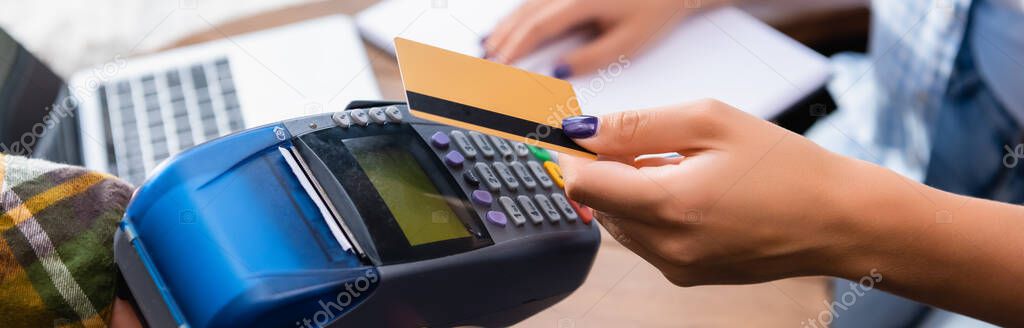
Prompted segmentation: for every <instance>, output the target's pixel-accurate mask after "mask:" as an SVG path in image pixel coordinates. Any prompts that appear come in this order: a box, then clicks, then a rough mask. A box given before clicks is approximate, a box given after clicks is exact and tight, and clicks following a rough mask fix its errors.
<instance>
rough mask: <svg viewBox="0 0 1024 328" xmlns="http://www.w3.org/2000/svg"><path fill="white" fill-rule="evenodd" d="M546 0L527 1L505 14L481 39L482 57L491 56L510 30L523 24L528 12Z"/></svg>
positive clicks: (543, 3) (545, 2)
mask: <svg viewBox="0 0 1024 328" xmlns="http://www.w3.org/2000/svg"><path fill="white" fill-rule="evenodd" d="M548 1H549V0H531V1H527V2H526V3H523V4H522V5H520V6H519V7H518V8H516V9H515V10H513V11H512V13H511V14H509V15H508V16H505V18H504V19H502V20H501V22H499V23H498V24H497V25H495V27H494V29H492V30H491V34H490V35H488V36H487V37H486V38H485V39H484V40H483V46H484V51H485V53H484V57H485V58H489V57H492V56H493V55H494V53H495V49H497V48H498V46H499V45H501V44H503V43H504V42H505V41H506V40H507V39H508V36H509V35H510V34H511V33H512V31H514V30H515V29H516V28H517V27H518V26H520V25H522V24H523V21H524V20H525V18H526V17H527V16H528V14H529V13H531V12H533V11H535V10H536V9H537V8H538V7H539V6H541V5H545V4H547V2H548Z"/></svg>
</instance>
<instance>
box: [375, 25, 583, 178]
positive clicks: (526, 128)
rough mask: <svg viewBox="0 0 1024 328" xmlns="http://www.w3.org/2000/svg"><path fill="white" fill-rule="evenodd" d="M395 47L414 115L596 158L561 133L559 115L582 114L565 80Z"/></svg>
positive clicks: (431, 50)
mask: <svg viewBox="0 0 1024 328" xmlns="http://www.w3.org/2000/svg"><path fill="white" fill-rule="evenodd" d="M395 50H396V53H397V54H398V67H399V69H400V70H401V72H402V82H403V83H404V84H405V95H406V100H407V101H408V102H409V111H410V112H412V114H413V115H414V116H416V117H419V118H422V119H425V120H430V121H434V122H438V123H442V124H447V125H451V126H454V127H458V128H462V129H466V130H471V131H478V132H481V133H485V134H490V135H495V136H499V137H502V138H505V139H509V140H513V141H519V142H523V143H526V144H528V145H534V146H538V147H541V148H547V149H550V150H554V151H557V152H561V153H564V154H569V155H573V156H578V157H583V158H596V156H595V155H594V154H593V153H591V152H590V151H588V150H586V149H584V148H583V147H580V146H579V145H577V144H576V143H575V142H573V141H572V139H570V138H569V137H567V136H566V135H565V134H564V133H562V128H561V126H562V119H563V118H566V117H570V116H576V115H580V106H579V102H578V100H577V99H576V94H575V92H573V89H572V85H570V84H569V83H568V82H565V81H562V80H559V79H556V78H552V77H547V76H543V75H539V74H534V73H530V72H527V71H524V70H520V69H518V68H515V67H510V66H505V65H502V64H498V63H495V62H491V61H488V60H484V59H480V58H476V57H471V56H466V55H463V54H460V53H456V52H452V51H448V50H444V49H441V48H437V47H433V46H429V45H426V44H422V43H419V42H415V41H411V40H407V39H403V38H395Z"/></svg>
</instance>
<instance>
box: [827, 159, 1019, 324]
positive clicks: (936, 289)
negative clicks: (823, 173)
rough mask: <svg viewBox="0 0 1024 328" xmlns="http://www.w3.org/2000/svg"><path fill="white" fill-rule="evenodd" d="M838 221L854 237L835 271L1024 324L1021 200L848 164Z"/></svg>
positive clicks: (998, 320) (907, 294)
mask: <svg viewBox="0 0 1024 328" xmlns="http://www.w3.org/2000/svg"><path fill="white" fill-rule="evenodd" d="M851 165H853V166H855V167H857V168H856V169H852V170H850V171H851V172H856V173H854V174H855V175H856V176H853V177H849V178H848V179H847V185H846V188H844V189H846V190H847V191H848V192H846V194H847V196H848V197H843V199H844V203H845V204H844V205H843V206H841V207H842V208H843V209H844V211H845V215H844V220H845V222H846V223H847V224H848V225H847V226H849V227H852V230H853V231H851V233H852V234H854V235H855V236H857V237H856V238H854V239H852V240H856V241H857V242H855V243H853V244H854V245H851V246H853V247H849V248H847V249H845V250H844V251H845V252H847V254H845V255H846V256H844V257H843V258H845V259H846V260H845V261H843V262H844V263H843V265H842V266H841V267H842V269H841V271H840V272H836V273H837V275H840V276H842V277H844V278H847V279H850V280H853V281H857V280H859V279H860V278H861V277H864V276H867V275H869V274H870V272H872V270H877V271H876V272H877V273H878V274H879V275H880V276H881V279H880V281H878V283H877V284H876V286H875V287H877V288H881V289H883V290H887V291H890V292H893V293H896V294H899V295H902V296H905V297H908V298H912V299H916V300H919V301H922V302H925V303H929V304H933V305H936V306H939V307H942V308H945V309H948V310H951V311H955V312H960V313H964V314H967V315H970V316H974V317H977V318H980V319H982V320H986V321H992V322H995V323H998V324H1001V325H1009V326H1020V325H1024V318H1022V317H1020V316H1019V315H1017V313H1019V312H1020V311H1021V310H1024V303H1022V302H1021V300H1020V299H1019V295H1024V284H1022V283H1020V281H1019V280H1020V277H1024V265H1022V263H1024V207H1021V206H1016V205H1011V204H1005V203H998V202H992V201H987V200H982V199H977V198H970V197H965V196H960V195H955V194H951V193H946V192H943V191H940V190H937V189H934V188H930V187H927V186H925V185H922V184H920V183H917V182H913V181H910V180H908V179H906V178H903V177H901V176H898V175H897V174H895V173H893V172H891V171H888V170H885V169H882V168H879V167H876V166H874V165H870V164H866V163H853V164H851Z"/></svg>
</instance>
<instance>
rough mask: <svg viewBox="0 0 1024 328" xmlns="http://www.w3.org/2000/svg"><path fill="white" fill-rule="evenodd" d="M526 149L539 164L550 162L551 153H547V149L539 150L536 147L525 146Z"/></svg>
mask: <svg viewBox="0 0 1024 328" xmlns="http://www.w3.org/2000/svg"><path fill="white" fill-rule="evenodd" d="M526 148H529V149H530V152H531V153H533V157H536V158H537V160H539V161H541V162H547V161H550V160H551V153H549V152H548V151H547V149H544V148H540V147H537V146H526Z"/></svg>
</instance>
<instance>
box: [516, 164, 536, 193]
mask: <svg viewBox="0 0 1024 328" xmlns="http://www.w3.org/2000/svg"><path fill="white" fill-rule="evenodd" d="M510 165H512V171H515V172H516V175H518V176H519V180H523V185H524V186H526V189H533V188H537V180H534V179H533V175H531V174H530V171H527V170H526V166H525V165H523V163H519V162H515V163H512V164H510Z"/></svg>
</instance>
